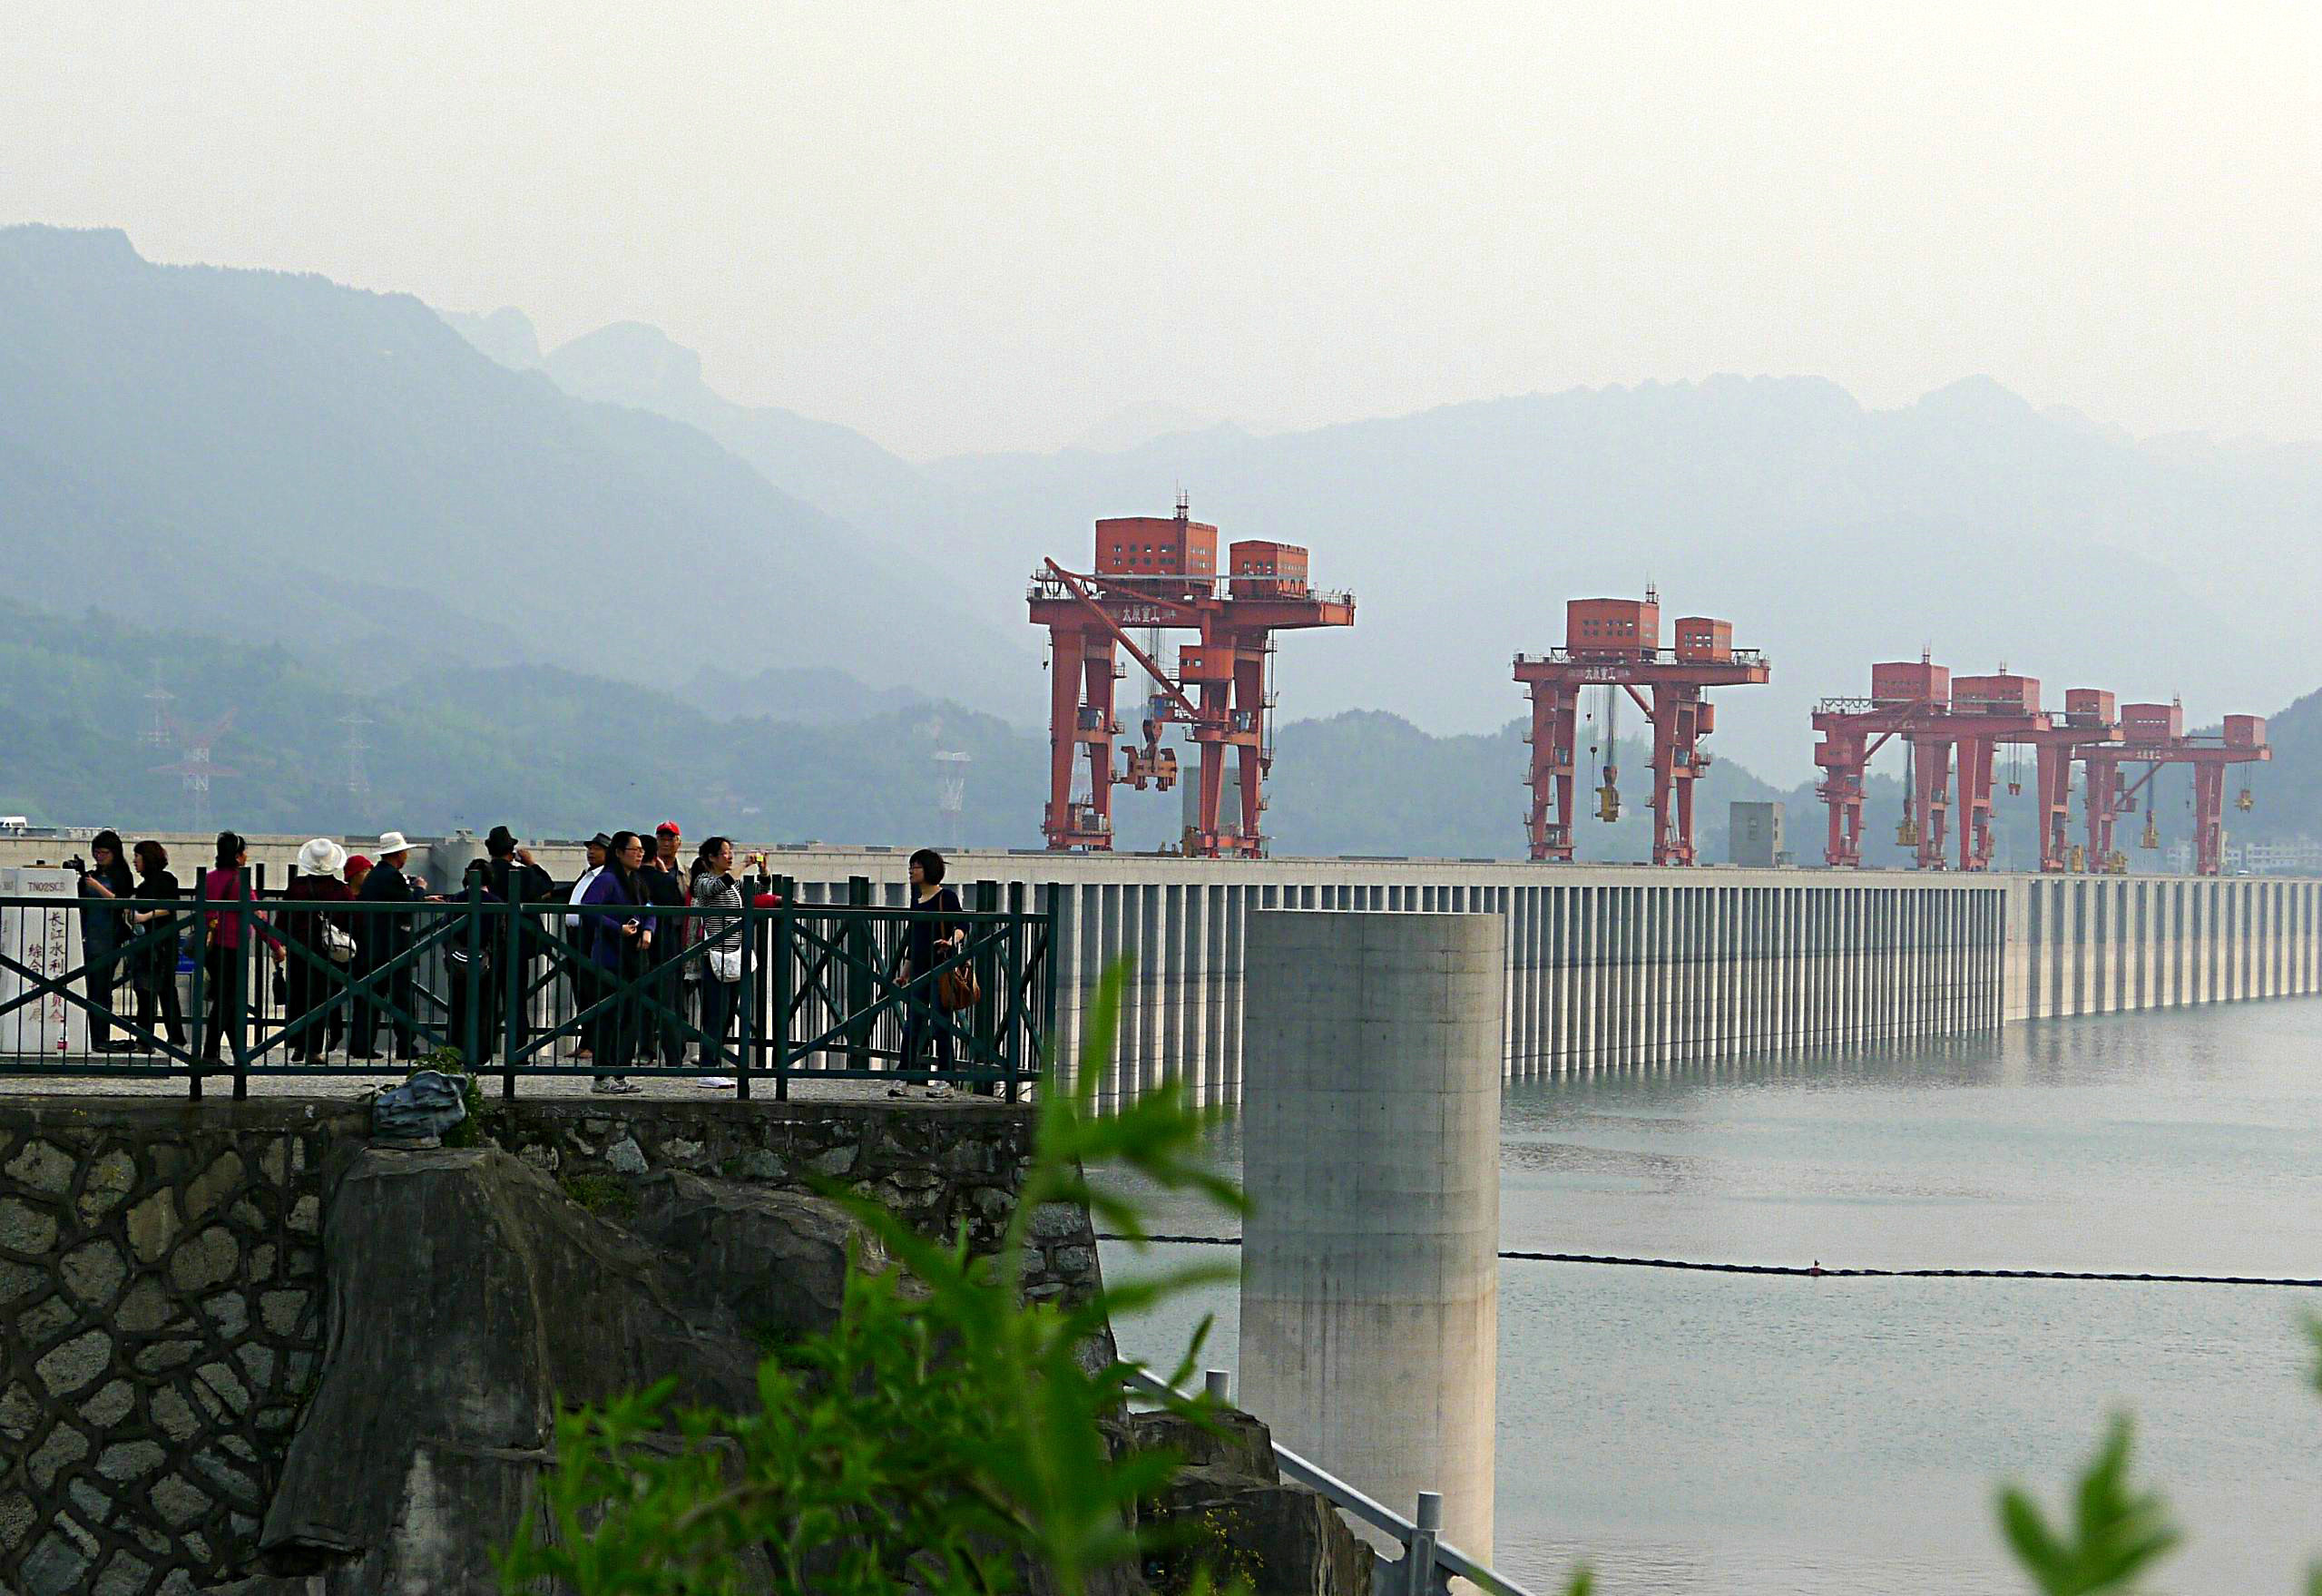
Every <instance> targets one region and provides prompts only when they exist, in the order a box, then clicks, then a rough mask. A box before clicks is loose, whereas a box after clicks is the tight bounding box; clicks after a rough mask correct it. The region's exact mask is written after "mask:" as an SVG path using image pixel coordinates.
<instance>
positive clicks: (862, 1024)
mask: <svg viewBox="0 0 2322 1596" xmlns="http://www.w3.org/2000/svg"><path fill="white" fill-rule="evenodd" d="M870 906H871V878H870V877H869V876H848V877H847V907H848V908H849V909H867V908H869V907H870ZM847 918H848V919H849V920H851V921H853V922H854V923H853V925H849V926H848V927H847V929H846V930H845V931H844V932H843V933H841V935H840V936H839V940H838V945H839V946H841V947H846V948H851V949H853V950H854V952H853V955H852V956H850V957H849V958H848V959H847V1068H848V1069H850V1070H867V1069H868V1068H870V1063H871V1045H870V1044H871V1023H870V1021H868V1020H867V1019H865V1018H864V1017H863V1011H864V1010H865V1009H867V1008H869V1007H870V1006H871V966H872V965H873V964H876V963H877V961H878V937H877V935H876V934H875V933H874V931H873V926H872V920H871V917H870V916H869V915H848V916H847ZM913 974H915V975H916V974H926V972H925V971H914V972H913ZM904 1062H905V1063H906V1064H908V1063H909V1062H910V1061H909V1060H908V1059H906V1060H905V1061H904Z"/></svg>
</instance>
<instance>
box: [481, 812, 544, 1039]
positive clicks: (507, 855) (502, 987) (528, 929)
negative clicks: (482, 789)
mask: <svg viewBox="0 0 2322 1596" xmlns="http://www.w3.org/2000/svg"><path fill="white" fill-rule="evenodd" d="M484 852H485V855H486V863H485V867H484V886H485V891H486V892H489V893H490V894H491V895H492V896H494V897H495V898H497V899H499V900H500V902H502V903H504V904H505V903H526V904H540V903H551V902H554V897H555V893H556V883H555V882H554V881H552V880H550V879H549V876H548V872H547V871H545V870H544V869H542V868H541V867H539V866H538V865H537V864H535V863H534V862H533V857H532V849H530V848H528V847H524V844H523V843H521V842H518V841H517V840H516V834H515V833H514V832H513V831H511V830H509V829H508V828H507V827H505V826H495V827H492V833H491V835H490V836H488V837H485V839H484ZM542 935H543V934H542V931H541V925H540V919H539V916H537V915H522V916H520V917H519V918H518V919H517V921H516V943H515V945H514V947H508V946H506V945H505V944H506V942H507V935H506V932H505V929H504V930H503V931H502V932H501V934H500V935H497V936H495V937H494V938H492V940H491V942H490V944H489V945H490V947H491V949H492V953H493V955H494V957H493V969H492V974H493V998H492V1001H490V1002H488V1003H486V1004H485V1005H484V1013H485V1014H486V1015H487V1016H490V1017H491V1020H492V1023H495V1024H497V1023H499V1020H500V1015H501V1011H502V1004H505V1002H506V993H507V980H508V965H507V963H506V961H507V960H509V959H510V958H513V959H514V960H515V963H516V976H517V981H518V983H519V984H518V985H517V987H516V990H517V991H518V992H519V993H520V994H523V1001H522V1002H521V1004H519V1005H518V1007H517V1010H516V1042H517V1044H518V1045H519V1046H521V1045H522V1044H523V1043H525V1042H527V1041H529V1040H531V1037H532V983H533V972H534V966H536V965H537V964H539V963H540V945H541V936H542Z"/></svg>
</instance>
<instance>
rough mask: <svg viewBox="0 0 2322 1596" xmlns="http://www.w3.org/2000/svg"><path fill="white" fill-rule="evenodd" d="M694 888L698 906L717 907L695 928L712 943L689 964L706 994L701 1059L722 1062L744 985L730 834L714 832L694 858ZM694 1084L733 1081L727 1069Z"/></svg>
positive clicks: (710, 1086)
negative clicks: (736, 1002)
mask: <svg viewBox="0 0 2322 1596" xmlns="http://www.w3.org/2000/svg"><path fill="white" fill-rule="evenodd" d="M690 892H691V896H692V899H693V906H694V907H695V908H697V909H715V910H717V911H718V913H716V914H714V915H702V916H701V919H700V920H698V921H696V922H695V924H694V931H695V933H696V934H697V935H699V936H700V938H701V941H702V942H704V943H706V944H707V945H708V947H707V951H705V952H704V953H703V954H702V955H701V957H700V958H699V959H696V960H694V961H692V962H691V963H690V964H687V965H686V966H685V969H686V974H687V976H688V977H689V978H690V979H691V981H692V983H693V986H694V989H695V991H696V992H698V993H699V994H700V995H701V1062H703V1063H705V1064H707V1063H713V1062H721V1057H722V1054H723V1053H724V1050H725V1047H726V1032H727V1030H728V1029H729V1028H730V1027H731V1025H732V1024H733V1020H734V998H735V994H738V993H739V992H740V990H741V966H742V955H741V939H742V936H743V912H742V897H741V884H740V882H738V881H736V880H735V879H734V844H733V838H731V837H711V838H710V839H709V840H708V841H707V842H705V843H703V844H702V845H701V853H700V854H699V855H697V856H695V857H694V860H693V870H692V882H691V887H690ZM694 1084H695V1085H697V1086H699V1087H701V1089H702V1090H704V1091H706V1092H721V1091H724V1090H725V1089H726V1088H728V1087H730V1086H731V1085H733V1080H732V1078H731V1077H730V1076H726V1075H703V1076H701V1077H699V1078H697V1079H696V1080H695V1082H694Z"/></svg>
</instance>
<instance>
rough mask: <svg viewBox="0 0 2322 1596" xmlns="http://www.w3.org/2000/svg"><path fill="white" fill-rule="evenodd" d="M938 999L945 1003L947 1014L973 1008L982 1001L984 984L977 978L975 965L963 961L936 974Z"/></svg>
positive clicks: (937, 1000)
mask: <svg viewBox="0 0 2322 1596" xmlns="http://www.w3.org/2000/svg"><path fill="white" fill-rule="evenodd" d="M983 1001H984V984H983V983H982V982H980V981H978V980H976V978H975V965H974V964H967V963H964V962H963V963H961V964H954V965H953V966H952V967H951V968H950V969H948V970H945V972H944V973H943V974H940V975H938V976H936V1002H937V1003H939V1004H943V1007H944V1013H947V1014H955V1013H959V1011H960V1010H962V1009H972V1008H974V1007H975V1005H976V1004H979V1003H982V1002H983Z"/></svg>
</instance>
